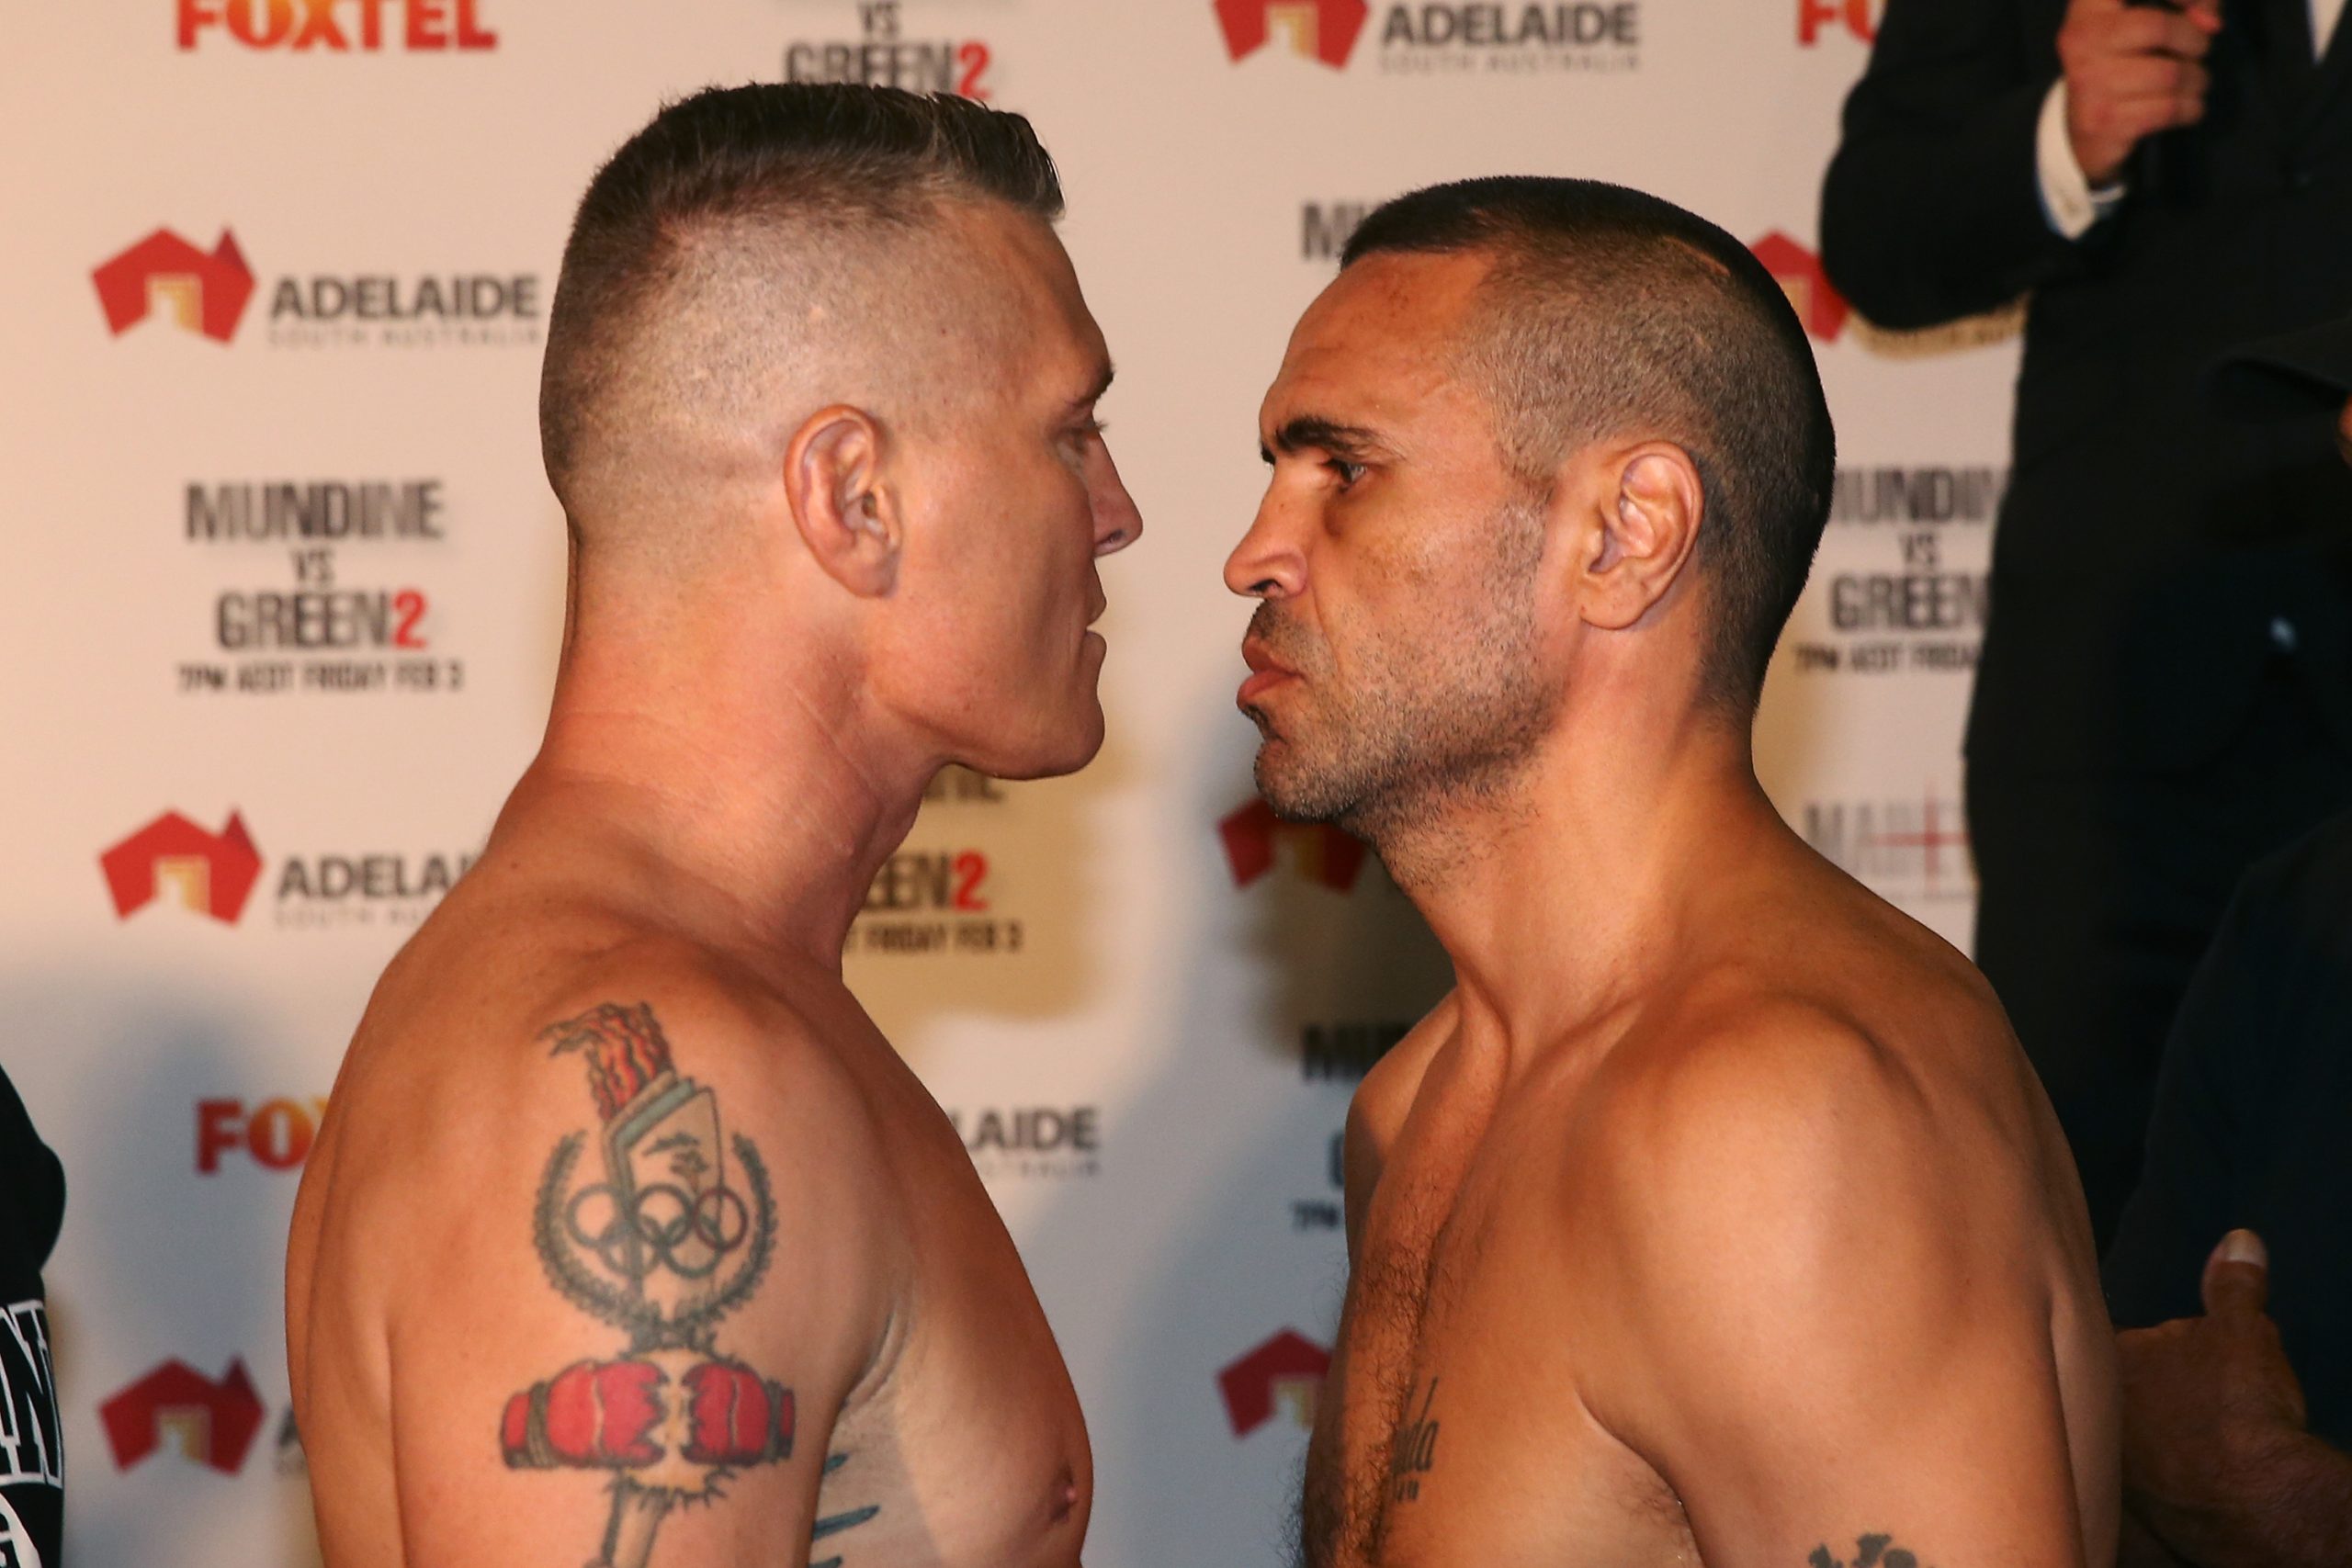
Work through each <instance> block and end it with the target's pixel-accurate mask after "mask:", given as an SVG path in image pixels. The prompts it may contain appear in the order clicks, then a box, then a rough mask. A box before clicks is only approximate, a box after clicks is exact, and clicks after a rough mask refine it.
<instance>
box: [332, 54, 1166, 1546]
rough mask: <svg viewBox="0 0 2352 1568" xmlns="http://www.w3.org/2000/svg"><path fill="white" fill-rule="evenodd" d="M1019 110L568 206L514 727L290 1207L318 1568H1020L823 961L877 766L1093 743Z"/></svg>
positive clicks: (1012, 1358)
mask: <svg viewBox="0 0 2352 1568" xmlns="http://www.w3.org/2000/svg"><path fill="white" fill-rule="evenodd" d="M1060 205H1061V197H1060V192H1059V188H1058V185H1057V180H1056V176H1055V174H1054V168H1053V164H1052V163H1051V161H1050V160H1049V159H1048V158H1047V156H1046V153H1045V152H1044V151H1043V149H1041V148H1040V147H1039V146H1038V144H1037V142H1036V140H1035V137H1034V136H1033V135H1032V133H1031V131H1030V130H1029V127H1028V125H1027V123H1026V122H1025V121H1023V120H1022V119H1021V118H1018V117H1016V116H1012V115H1005V114H1000V113H996V112H993V111H991V110H989V109H986V108H983V107H979V106H978V105H975V104H971V103H967V102H964V101H961V100H958V99H953V98H944V97H943V98H923V97H917V96H912V95H909V94H905V93H899V92H894V91H887V90H873V89H866V88H862V87H845V86H785V85H767V86H752V87H742V88H736V89H729V90H725V91H712V92H707V93H703V94H700V95H697V96H694V97H691V98H688V99H686V100H684V101H683V102H681V103H678V104H675V105H673V106H672V107H668V108H666V109H664V110H663V111H662V113H661V115H660V116H658V117H657V118H655V119H654V120H653V121H652V123H651V124H650V125H649V126H648V127H647V128H646V129H645V130H642V131H641V132H639V134H638V135H637V136H636V137H635V138H633V139H632V140H630V141H628V143H627V144H626V145H625V146H623V147H622V148H621V150H620V151H619V152H617V153H616V155H615V156H614V157H613V159H612V160H611V162H610V163H608V164H606V165H605V167H604V169H603V171H602V172H601V173H599V174H598V175H596V177H595V180H594V183H593V184H592V185H591V186H589V189H588V193H587V196H586V198H585V199H584V200H583V201H582V204H581V208H580V211H579V216H578V219H577V220H576V223H575V225H574V228H573V230H572V233H571V242H570V243H569V245H568V247H567V248H566V250H565V253H564V261H563V271H562V275H561V278H560V283H559V285H558V288H557V290H556V298H555V305H554V310H553V314H552V317H551V320H550V321H549V325H548V348H547V363H546V370H545V376H544V380H543V385H542V392H541V403H540V423H541V433H542V437H543V443H544V447H545V453H546V458H547V465H548V477H549V479H550V480H551V481H552V483H553V486H554V489H555V492H556V494H557V496H558V497H559V499H560V501H561V502H562V504H563V509H564V513H565V516H566V519H567V521H568V523H569V526H570V531H571V585H570V595H569V613H568V620H567V625H566V628H565V633H564V643H563V652H562V660H561V666H560V670H559V672H558V675H557V682H556V693H555V698H554V705H553V712H552V714H551V716H550V717H549V720H548V731H547V737H546V740H545V743H544V745H543V746H542V748H541V750H540V751H539V754H538V757H537V760H536V761H534V762H533V763H532V765H531V767H530V769H529V771H528V772H527V773H526V774H525V776H524V778H523V780H522V781H521V783H520V784H518V785H517V786H516V788H515V792H514V795H513V796H512V797H511V798H510V799H509V801H508V802H507V805H506V807H505V809H504V811H503V813H502V814H501V816H500V818H499V819H498V822H497V825H496V827H495V829H493V831H492V835H491V839H490V842H489V845H488V848H487V850H486V852H484V854H483V855H482V857H481V863H480V864H479V865H478V866H477V867H476V869H475V870H474V871H473V873H472V874H470V875H469V876H468V877H467V879H466V880H465V881H464V882H463V883H461V884H460V885H459V886H458V887H457V888H456V889H455V890H454V891H453V892H452V893H451V895H450V896H449V897H448V898H447V900H446V901H445V902H444V903H443V905H442V906H441V908H439V909H438V910H437V911H436V912H435V915H434V916H433V917H432V919H429V920H428V921H427V922H426V923H425V924H424V927H423V928H422V929H421V930H420V931H418V932H417V934H416V935H415V937H414V938H413V940H412V941H411V942H409V943H408V945H407V946H406V947H405V948H404V949H403V950H402V951H401V954H400V955H399V957H398V958H396V959H395V960H394V961H393V963H392V964H391V966H390V968H389V969H388V970H387V971H386V972H385V975H384V977H383V979H382V981H381V983H380V984H379V986H378V987H377V989H376V993H375V996H374V998H372V999H371V1001H370V1002H369V1004H368V1011H367V1014H366V1016H365V1017H364V1019H363V1020H362V1021H361V1022H360V1025H359V1029H358V1032H357V1035H356V1038H355V1039H354V1041H353V1043H352V1045H351V1049H350V1052H349V1054H348V1055H347V1056H346V1057H345V1063H344V1067H343V1071H342V1074H341V1076H340V1077H338V1079H337V1080H336V1085H335V1091H334V1101H333V1108H332V1109H331V1111H329V1113H328V1116H327V1118H326V1122H325V1124H324V1126H323V1128H322V1132H321V1134H320V1137H319V1142H318V1144H317V1146H316V1148H315V1149H314V1151H313V1153H312V1155H311V1162H310V1167H309V1169H308V1171H307V1173H306V1176H305V1179H304V1182H303V1185H302V1190H301V1193H300V1198H299V1200H298V1201H297V1204H296V1209H295V1220H294V1233H293V1238H292V1243H291V1250H290V1254H289V1258H288V1281H287V1314H288V1352H289V1357H290V1360H291V1363H292V1375H293V1384H294V1397H295V1404H296V1409H297V1413H298V1416H299V1418H300V1427H301V1431H302V1435H303V1438H304V1442H305V1446H306V1448H307V1450H308V1452H309V1457H310V1466H311V1484H312V1489H313V1493H314V1497H315V1505H316V1512H317V1517H318V1524H319V1532H320V1538H321V1540H322V1545H323V1547H324V1551H325V1555H326V1559H327V1562H328V1563H329V1564H331V1565H332V1568H391V1565H394V1564H414V1565H417V1568H426V1565H432V1568H439V1565H444V1564H456V1563H478V1564H490V1563H495V1564H498V1565H499V1568H579V1565H580V1564H582V1563H583V1562H593V1563H594V1564H597V1565H599V1568H646V1565H648V1564H650V1565H651V1568H730V1565H741V1568H754V1565H757V1568H775V1565H778V1564H788V1565H792V1568H809V1565H815V1568H827V1565H831V1568H866V1565H871V1568H929V1565H934V1564H935V1565H938V1568H1020V1565H1035V1568H1069V1565H1071V1564H1075V1563H1076V1562H1078V1560H1079V1550H1080V1542H1081V1541H1082V1540H1083V1539H1084V1536H1085V1531H1086V1524H1087V1516H1088V1510H1089V1506H1090V1504H1091V1469H1090V1462H1089V1454H1088V1448H1087V1439H1086V1432H1085V1427H1084V1425H1083V1423H1082V1421H1081V1419H1080V1413H1079V1408H1078V1404H1077V1401H1076V1398H1075V1397H1074V1395H1073V1393H1072V1392H1071V1387H1070V1382H1069V1374H1068V1372H1067V1371H1065V1369H1064V1367H1063V1365H1062V1360H1061V1357H1060V1354H1059V1352H1058V1351H1057V1348H1056V1346H1055V1343H1054V1339H1053V1336H1052V1335H1051V1333H1049V1332H1048V1330H1047V1328H1046V1323H1045V1320H1044V1317H1043V1316H1042V1314H1040V1313H1039V1310H1038V1306H1037V1303H1036V1299H1035V1295H1034V1293H1033V1292H1032V1291H1031V1289H1030V1285H1029V1280H1028V1278H1027V1276H1026V1274H1025V1273H1024V1271H1023V1268H1022V1265H1021V1260H1020V1258H1019V1257H1018V1256H1017V1255H1016V1254H1015V1252H1014V1250H1013V1247H1012V1241H1011V1239H1010V1238H1009V1237H1008V1235H1006V1233H1005V1230H1004V1227H1003V1225H1002V1224H1001V1222H1000V1221H999V1219H998V1217H997V1215H996V1213H995V1212H994V1210H993V1209H992V1208H991V1207H990V1205H989V1199H988V1196H987V1194H986V1192H985V1191H984V1190H983V1189H982V1187H981V1185H980V1181H979V1179H978V1176H977V1174H976V1173H975V1172H974V1170H973V1168H972V1166H971V1163H970V1161H969V1159H968V1158H967V1156H966V1154H965V1150H964V1145H963V1144H962V1142H961V1140H960V1139H959V1138H958V1137H957V1136H956V1132H955V1130H954V1128H953V1127H951V1126H950V1124H949V1122H948V1120H947V1118H946V1116H945V1115H944V1114H943V1113H942V1111H940V1109H939V1107H938V1106H937V1105H935V1104H934V1103H933V1101H932V1100H931V1098H930V1097H929V1096H928V1095H927V1094H926V1093H925V1092H924V1090H923V1089H922V1085H921V1084H920V1083H919V1082H918V1081H917V1080H916V1078H915V1077H914V1076H913V1075H912V1074H911V1073H910V1071H909V1070H908V1069H907V1067H906V1066H904V1065H903V1064H902V1063H901V1062H900V1061H899V1057H898V1056H897V1055H895V1054H894V1053H893V1051H892V1050H891V1048H890V1046H889V1044H888V1042H886V1041H885V1040H884V1039H883V1038H882V1037H881V1035H880V1034H879V1033H877V1032H876V1029H875V1027H874V1025H873V1023H872V1022H871V1021H869V1020H868V1019H867V1018H866V1016H865V1013H864V1012H862V1011H861V1010H859V1008H858V1006H857V1004H856V1002H855V1001H854V1000H853V999H852V998H851V996H850V994H849V992H848V991H847V990H846V989H845V988H844V987H843V986H842V972H841V955H842V943H843V941H844V939H845V936H846V933H847V931H848V930H849V926H850V922H851V919H852V917H853V916H854V915H855V914H856V912H857V910H858V908H859V907H860V904H861V902H862V901H863V899H864V897H865V894H866V891H867V887H868V885H869V884H870V883H871V882H872V880H873V878H874V875H875V874H876V870H877V868H878V867H879V866H880V865H881V863H883V861H884V860H885V858H886V857H887V856H888V854H889V853H890V852H891V851H892V850H893V849H894V848H895V847H896V846H897V845H898V843H899V840H900V839H901V838H902V837H903V835H904V834H905V832H906V830H907V829H908V827H909V825H910V823H911V821H912V820H913V818H914V815H915V810H916V807H917V805H918V803H919V802H920V800H921V798H922V792H923V789H924V786H925V784H927V783H928V782H929V781H930V779H931V778H932V776H933V773H936V772H937V770H938V769H939V768H941V767H942V766H943V765H944V764H946V763H949V762H960V763H964V764H967V765H969V766H971V767H973V768H976V769H978V770H980V771H982V772H984V773H990V774H995V775H999V776H1006V777H1035V776H1040V775H1045V774H1050V773H1068V772H1069V771H1071V770H1073V769H1075V768H1078V767H1080V766H1081V765H1082V764H1084V763H1085V762H1086V761H1088V759H1090V758H1091V756H1092V755H1093V754H1094V751H1095V750H1096V748H1097V747H1098V746H1099V745H1100V744H1101V741H1102V737H1103V713H1102V709H1101V707H1100V706H1099V705H1098V703H1097V700H1096V695H1095V685H1096V680H1097V677H1098V675H1099V673H1100V671H1101V666H1102V660H1103V641H1102V638H1101V637H1099V636H1097V635H1095V634H1094V633H1092V632H1091V631H1090V630H1088V626H1089V623H1091V621H1093V620H1094V619H1095V617H1096V616H1097V615H1100V614H1101V612H1102V610H1103V591H1102V587H1101V583H1100V581H1099V580H1098V577H1097V573H1096V569H1095V560H1096V558H1098V557H1100V556H1103V555H1106V554H1108V553H1110V552H1111V551H1113V550H1115V549H1118V548H1120V547H1123V546H1125V545H1126V544H1128V543H1131V542H1132V541H1133V540H1134V539H1135V537H1136V535H1137V533H1138V532H1139V529H1140V526H1141V525H1140V522H1139V520H1138V518H1137V516H1136V509H1135V506H1134V503H1133V502H1131V501H1129V499H1128V497H1127V494H1126V492H1125V490H1124V489H1123V488H1122V487H1121V485H1120V481H1119V477H1118V474H1117V472H1116V470H1115V469H1114V468H1113V466H1112V462H1111V457H1110V454H1109V452H1108V451H1107V450H1106V449H1105V448H1104V446H1103V438H1102V430H1101V427H1100V425H1099V424H1098V423H1096V421H1095V412H1094V411H1095V404H1096V402H1097V400H1099V399H1100V398H1101V397H1102V395H1103V391H1104V389H1105V388H1106V387H1107V386H1108V384H1109V382H1110V378H1111V369H1110V364H1109V361H1108V359H1107V357H1106V355H1105V352H1104V348H1103V337H1102V334H1101V333H1100V332H1099V331H1098V330H1097V329H1096V326H1095V324H1094V321H1093V320H1092V318H1091V316H1090V315H1089V314H1088V311H1087V309H1086V306H1085V303H1084V301H1083V300H1082V299H1081V298H1080V291H1079V287H1078V281H1077V279H1076V277H1075V276H1073V275H1072V272H1071V270H1070V265H1069V259H1068V257H1067V256H1066V255H1065V254H1063V251H1062V249H1061V246H1060V244H1059V243H1058V242H1057V240H1056V238H1055V236H1054V232H1053V229H1052V223H1053V220H1055V219H1056V217H1057V215H1058V213H1059V211H1060Z"/></svg>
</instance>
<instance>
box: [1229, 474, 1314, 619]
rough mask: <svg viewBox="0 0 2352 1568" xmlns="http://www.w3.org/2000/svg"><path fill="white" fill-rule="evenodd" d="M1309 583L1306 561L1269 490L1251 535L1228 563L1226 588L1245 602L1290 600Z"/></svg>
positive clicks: (1260, 506)
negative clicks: (1286, 527) (1254, 600)
mask: <svg viewBox="0 0 2352 1568" xmlns="http://www.w3.org/2000/svg"><path fill="white" fill-rule="evenodd" d="M1225 585H1226V587H1227V588H1228V589H1230V590H1232V591H1233V592H1236V593H1238V594H1240V595H1241V596H1242V597H1243V598H1245V599H1287V598H1289V597H1291V596H1292V595H1294V594H1295V593H1297V592H1299V590H1300V589H1301V588H1303V587H1305V586H1306V559H1305V558H1304V557H1302V556H1301V555H1300V554H1299V551H1298V547H1297V546H1296V545H1295V543H1294V542H1293V541H1292V537H1291V531H1290V530H1288V529H1285V528H1284V527H1283V518H1282V515H1281V509H1280V508H1279V507H1277V506H1276V505H1275V502H1274V491H1273V490H1272V487H1271V486H1270V487H1269V488H1268V489H1267V491H1266V498H1265V500H1263V501H1261V502H1259V503H1258V515H1257V517H1256V518H1255V519H1253V520H1252V521H1251V523H1250V531H1249V532H1248V533H1246V534H1244V535H1242V536H1241V542H1240V543H1239V544H1238V545H1236V546H1234V547H1233V553H1232V554H1231V555H1229V556H1227V558H1226V559H1225Z"/></svg>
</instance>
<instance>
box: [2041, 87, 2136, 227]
mask: <svg viewBox="0 0 2352 1568" xmlns="http://www.w3.org/2000/svg"><path fill="white" fill-rule="evenodd" d="M2033 153H2034V164H2035V168H2036V173H2037V174H2038V175H2040V176H2041V215H2042V217H2043V218H2045V219H2047V220H2049V222H2050V227H2051V229H2052V231H2053V232H2055V233H2057V234H2058V235H2059V236H2060V237H2062V238H2064V239H2068V240H2079V239H2081V238H2082V237H2083V236H2084V235H2085V234H2087V233H2088V232H2090V229H2091V225H2092V224H2094V223H2097V222H2098V220H2100V219H2102V218H2104V217H2106V216H2107V215H2108V214H2109V213H2110V212H2112V211H2114V210H2115V209H2116V207H2117V205H2118V204H2119V203H2120V202H2121V201H2122V200H2123V182H2122V181H2121V180H2120V179H2119V180H2116V181H2114V182H2113V183H2112V184H2109V185H2105V186H2098V187H2097V188H2093V186H2092V185H2091V182H2090V177H2089V176H2088V175H2085V174H2084V173H2083V165H2082V163H2081V161H2080V160H2078V159H2077V158H2075V144H2074V141H2072V140H2071V139H2070V138H2069V137H2068V136H2067V135H2066V78H2064V76H2061V77H2059V78H2058V80H2057V81H2056V82H2054V83H2052V85H2051V87H2050V96H2048V97H2046V98H2044V99H2042V100H2041V124H2040V126H2039V127H2038V128H2037V129H2036V130H2035V131H2034V139H2033Z"/></svg>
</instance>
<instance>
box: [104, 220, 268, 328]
mask: <svg viewBox="0 0 2352 1568" xmlns="http://www.w3.org/2000/svg"><path fill="white" fill-rule="evenodd" d="M90 277H91V280H92V281H93V282H95V283H96V284H97V286H98V303H99V304H100V305H101V306H102V307H104V308H105V310H106V313H107V327H108V328H109V329H110V330H111V331H112V332H113V333H115V335H116V336H118V337H119V336H121V335H122V334H123V333H126V332H129V331H130V329H131V328H132V327H134V326H136V325H138V324H139V323H140V322H141V321H145V320H146V319H147V313H148V311H149V310H152V309H153V308H154V307H155V306H156V305H158V304H161V305H162V306H164V309H165V310H168V311H169V312H170V314H171V318H172V320H173V321H175V322H177V323H178V324H179V325H180V326H182V327H185V328H187V330H188V331H189V332H192V333H203V334H204V335H205V336H206V337H209V338H211V339H213V340H215V341H216V342H220V343H227V342H228V341H229V339H230V338H231V337H232V336H233V335H235V333H236V331H237V321H238V320H239V318H241V317H243V315H244V313H245V301H247V300H248V299H252V298H253V293H254V275H253V269H252V268H250V267H248V266H247V265H245V258H244V254H243V252H241V251H239V250H238V249H237V242H236V238H235V236H233V235H232V234H231V233H230V232H229V231H228V230H226V229H223V230H221V231H220V243H219V244H217V245H215V246H213V248H212V254H210V255H206V254H204V253H203V252H202V251H199V250H198V249H197V248H196V247H195V246H194V245H191V244H189V243H187V241H186V240H183V239H181V238H180V237H179V236H178V235H177V234H175V233H173V232H172V231H170V230H169V229H158V230H156V231H154V232H153V233H152V234H150V235H148V236H147V237H146V238H145V239H143V240H141V241H140V242H139V243H137V244H135V245H133V246H131V247H130V249H129V250H127V251H125V252H123V253H122V254H120V255H119V256H116V257H115V258H114V259H113V260H111V261H108V262H107V263H106V264H105V265H102V266H100V267H99V268H98V269H97V270H96V271H95V272H93V273H92V274H91V275H90Z"/></svg>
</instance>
